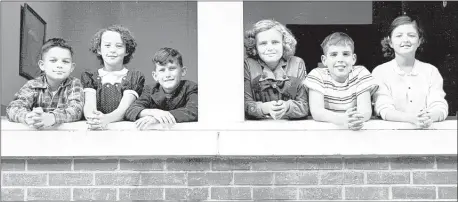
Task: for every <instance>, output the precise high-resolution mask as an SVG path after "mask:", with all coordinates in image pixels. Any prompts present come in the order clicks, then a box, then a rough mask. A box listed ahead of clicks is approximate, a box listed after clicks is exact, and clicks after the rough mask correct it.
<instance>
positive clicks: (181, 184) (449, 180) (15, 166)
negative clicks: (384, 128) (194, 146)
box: [1, 156, 457, 201]
mask: <svg viewBox="0 0 458 202" xmlns="http://www.w3.org/2000/svg"><path fill="white" fill-rule="evenodd" d="M1 164H2V173H1V177H2V180H1V185H2V189H1V191H2V192H1V193H2V198H1V200H2V201H24V200H29V201H30V200H73V201H84V200H86V201H88V200H105V201H120V200H169V201H176V200H191V201H204V200H209V201H227V200H244V201H245V200H246V201H262V200H288V201H304V200H306V201H307V200H309V201H315V200H341V201H345V200H361V201H364V200H374V201H397V200H428V201H435V200H437V201H456V200H457V167H456V156H426V157H418V156H397V157H392V156H374V157H366V156H365V157H358V156H349V157H346V156H327V157H323V156H317V157H301V156H297V157H295V156H285V157H170V158H166V157H151V158H148V157H142V158H140V159H139V158H137V157H120V158H116V157H113V158H104V157H78V158H76V157H75V158H74V159H68V158H62V159H59V158H54V157H53V158H34V159H27V158H9V159H2V161H1Z"/></svg>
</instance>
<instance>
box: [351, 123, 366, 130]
mask: <svg viewBox="0 0 458 202" xmlns="http://www.w3.org/2000/svg"><path fill="white" fill-rule="evenodd" d="M362 128H363V124H360V125H352V126H351V127H350V126H349V129H351V130H361V129H362Z"/></svg>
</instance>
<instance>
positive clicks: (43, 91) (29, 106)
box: [6, 75, 84, 124]
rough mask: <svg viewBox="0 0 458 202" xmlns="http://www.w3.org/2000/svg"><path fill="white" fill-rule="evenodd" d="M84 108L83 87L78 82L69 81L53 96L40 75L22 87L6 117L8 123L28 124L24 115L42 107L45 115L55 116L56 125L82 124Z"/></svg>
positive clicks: (10, 105) (7, 110)
mask: <svg viewBox="0 0 458 202" xmlns="http://www.w3.org/2000/svg"><path fill="white" fill-rule="evenodd" d="M83 106H84V94H83V87H82V84H81V81H80V80H79V79H77V78H75V77H71V76H70V77H68V78H67V79H66V80H65V81H63V82H62V83H61V85H60V86H59V88H58V89H57V90H56V91H55V94H54V95H53V92H51V89H50V87H49V85H48V83H47V81H46V76H44V75H41V76H39V77H37V78H35V79H33V80H30V81H28V82H27V83H26V84H25V85H24V86H22V88H21V89H20V90H19V92H17V93H16V94H15V95H14V100H13V101H11V103H10V104H9V105H8V107H7V108H6V113H7V117H8V120H10V121H12V122H20V123H25V115H26V114H27V113H29V112H31V111H32V110H33V108H36V107H41V108H43V111H44V112H49V113H52V114H54V116H55V118H56V124H60V123H67V122H73V121H79V120H80V119H81V117H82V115H83Z"/></svg>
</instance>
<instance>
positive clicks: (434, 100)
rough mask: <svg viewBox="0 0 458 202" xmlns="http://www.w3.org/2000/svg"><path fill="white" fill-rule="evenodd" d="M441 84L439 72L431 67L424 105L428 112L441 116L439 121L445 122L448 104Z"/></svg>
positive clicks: (442, 81)
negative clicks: (425, 104) (434, 112)
mask: <svg viewBox="0 0 458 202" xmlns="http://www.w3.org/2000/svg"><path fill="white" fill-rule="evenodd" d="M443 83H444V80H443V79H442V76H441V75H440V73H439V71H438V70H437V68H436V67H433V71H432V72H431V80H430V84H429V92H428V97H427V99H426V103H427V107H428V109H429V110H430V111H438V112H440V114H441V116H440V117H439V121H443V120H445V118H447V115H448V103H447V101H446V100H445V92H444V89H443Z"/></svg>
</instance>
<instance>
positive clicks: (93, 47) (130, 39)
mask: <svg viewBox="0 0 458 202" xmlns="http://www.w3.org/2000/svg"><path fill="white" fill-rule="evenodd" d="M106 31H113V32H118V33H119V34H120V35H121V39H122V42H123V43H124V44H125V46H126V54H128V55H127V56H125V57H124V59H123V61H122V64H124V65H125V64H127V63H129V62H130V60H131V59H132V58H133V54H134V52H135V49H136V48H137V42H136V41H135V38H134V36H133V35H132V32H130V30H129V29H127V28H125V27H123V26H122V25H112V26H110V27H108V28H104V29H100V30H99V31H97V33H95V35H94V36H93V37H92V40H91V43H90V48H89V50H90V51H91V52H92V53H94V54H96V55H97V59H99V61H100V64H101V65H103V64H104V63H103V58H102V56H101V55H100V54H99V53H97V51H98V50H100V43H101V41H102V35H103V33H105V32H106Z"/></svg>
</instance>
